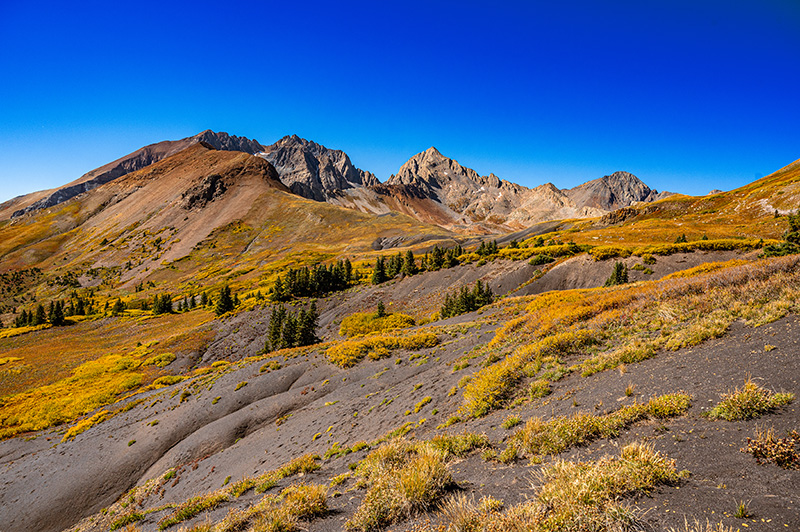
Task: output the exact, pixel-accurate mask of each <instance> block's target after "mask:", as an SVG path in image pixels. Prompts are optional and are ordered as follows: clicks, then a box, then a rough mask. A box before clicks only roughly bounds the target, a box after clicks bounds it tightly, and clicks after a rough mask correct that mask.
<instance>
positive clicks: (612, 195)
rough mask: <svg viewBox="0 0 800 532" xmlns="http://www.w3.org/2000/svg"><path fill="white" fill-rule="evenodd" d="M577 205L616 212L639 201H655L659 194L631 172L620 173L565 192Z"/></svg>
mask: <svg viewBox="0 0 800 532" xmlns="http://www.w3.org/2000/svg"><path fill="white" fill-rule="evenodd" d="M564 192H565V193H566V194H567V196H569V197H570V198H571V199H572V200H573V201H574V202H575V203H576V204H578V205H583V206H587V207H592V208H596V209H601V210H604V211H614V210H616V209H620V208H622V207H627V206H629V205H631V204H633V203H636V202H639V201H647V202H649V201H655V200H656V199H658V197H659V194H658V191H657V190H653V189H651V188H650V187H648V186H647V185H645V184H644V183H643V182H642V180H641V179H639V178H638V177H636V176H635V175H633V174H631V173H630V172H624V171H618V172H614V173H613V174H611V175H607V176H603V177H601V178H599V179H594V180H592V181H588V182H586V183H584V184H582V185H579V186H577V187H575V188H571V189H567V190H565V191H564Z"/></svg>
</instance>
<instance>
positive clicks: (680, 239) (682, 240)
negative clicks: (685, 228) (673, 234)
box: [675, 233, 687, 244]
mask: <svg viewBox="0 0 800 532" xmlns="http://www.w3.org/2000/svg"><path fill="white" fill-rule="evenodd" d="M686 242H687V240H686V233H683V234H682V235H681V236H679V237H678V238H676V239H675V243H676V244H683V243H686Z"/></svg>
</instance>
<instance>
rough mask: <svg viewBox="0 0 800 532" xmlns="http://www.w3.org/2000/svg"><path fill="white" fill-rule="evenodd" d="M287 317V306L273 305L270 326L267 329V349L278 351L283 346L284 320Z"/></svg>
mask: <svg viewBox="0 0 800 532" xmlns="http://www.w3.org/2000/svg"><path fill="white" fill-rule="evenodd" d="M285 318H286V308H284V306H283V305H279V306H277V307H273V309H272V313H271V314H270V317H269V327H268V329H267V341H266V346H265V347H266V349H267V350H268V351H276V350H278V349H280V347H281V332H282V330H283V320H284V319H285Z"/></svg>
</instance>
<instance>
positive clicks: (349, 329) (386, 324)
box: [339, 312, 415, 337]
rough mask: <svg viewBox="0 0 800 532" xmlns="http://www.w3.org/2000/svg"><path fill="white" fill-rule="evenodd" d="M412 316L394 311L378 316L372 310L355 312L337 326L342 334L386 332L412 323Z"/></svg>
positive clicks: (354, 334)
mask: <svg viewBox="0 0 800 532" xmlns="http://www.w3.org/2000/svg"><path fill="white" fill-rule="evenodd" d="M414 323H415V322H414V318H412V317H411V316H409V315H408V314H401V313H399V312H395V313H392V314H388V315H386V316H382V317H380V318H379V317H378V316H377V314H376V313H374V312H356V313H354V314H351V315H349V316H347V317H345V318H344V319H343V320H342V325H341V326H340V327H339V334H341V335H342V336H348V337H352V336H359V335H365V334H369V333H374V332H386V331H392V330H395V329H405V328H406V327H411V326H413V325H414Z"/></svg>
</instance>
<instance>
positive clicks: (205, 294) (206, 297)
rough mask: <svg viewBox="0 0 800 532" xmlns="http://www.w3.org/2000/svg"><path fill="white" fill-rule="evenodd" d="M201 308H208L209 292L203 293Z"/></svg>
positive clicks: (201, 295)
mask: <svg viewBox="0 0 800 532" xmlns="http://www.w3.org/2000/svg"><path fill="white" fill-rule="evenodd" d="M200 306H201V307H207V306H208V292H203V293H202V294H200Z"/></svg>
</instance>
